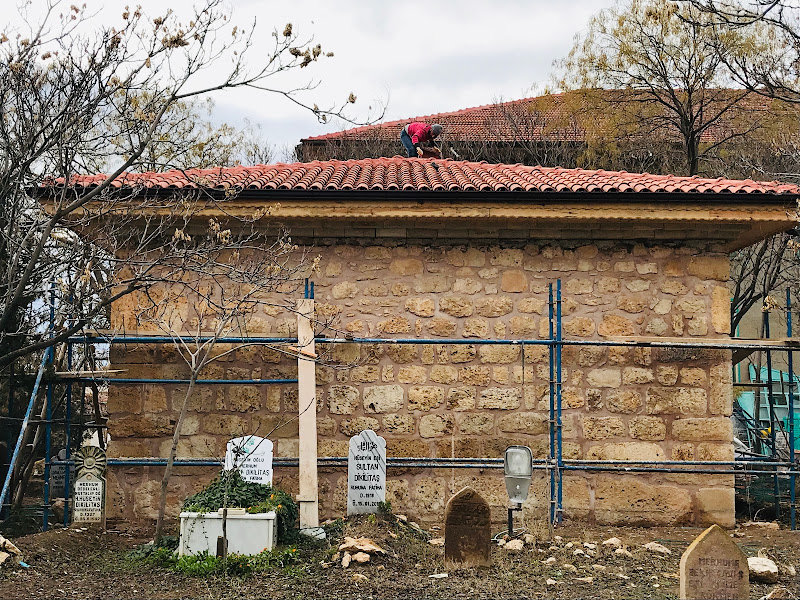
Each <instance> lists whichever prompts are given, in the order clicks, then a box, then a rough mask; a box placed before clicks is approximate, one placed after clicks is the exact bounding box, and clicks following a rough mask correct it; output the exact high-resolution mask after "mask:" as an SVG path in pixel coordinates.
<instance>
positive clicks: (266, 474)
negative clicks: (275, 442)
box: [225, 435, 272, 485]
mask: <svg viewBox="0 0 800 600" xmlns="http://www.w3.org/2000/svg"><path fill="white" fill-rule="evenodd" d="M233 468H237V469H239V473H241V475H242V479H244V480H245V481H254V482H256V483H263V484H266V485H272V442H271V441H270V440H268V439H266V438H262V437H258V436H257V435H246V436H244V437H239V438H234V439H232V440H229V441H228V445H227V448H226V451H225V469H226V470H231V469H233Z"/></svg>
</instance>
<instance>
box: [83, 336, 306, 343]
mask: <svg viewBox="0 0 800 600" xmlns="http://www.w3.org/2000/svg"><path fill="white" fill-rule="evenodd" d="M69 341H70V342H71V343H73V344H174V343H175V342H176V341H183V342H198V343H203V342H210V341H215V342H216V343H218V344H240V343H251V344H282V343H293V344H296V343H297V338H296V337H295V338H292V337H246V336H226V337H219V338H218V337H216V336H213V335H201V336H191V335H183V336H175V337H174V338H172V337H170V336H168V335H167V336H165V335H129V336H126V335H125V334H120V335H118V336H113V337H111V336H103V335H79V336H73V337H71V338H69Z"/></svg>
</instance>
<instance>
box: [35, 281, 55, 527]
mask: <svg viewBox="0 0 800 600" xmlns="http://www.w3.org/2000/svg"><path fill="white" fill-rule="evenodd" d="M55 323H56V285H55V283H54V282H53V283H51V284H50V338H52V337H53V336H54V335H55ZM48 351H49V352H50V364H53V362H55V353H56V350H55V348H54V347H53V346H50V347H49V348H48ZM45 402H46V407H45V410H46V414H47V416H46V417H45V418H46V419H47V421H46V423H45V426H44V435H45V446H44V510H43V511H42V531H47V526H48V523H49V521H50V458H51V457H50V450H51V448H50V445H51V440H52V434H53V424H52V420H53V382H52V381H49V382H48V383H47V396H46V400H45ZM34 450H36V448H35V447H34Z"/></svg>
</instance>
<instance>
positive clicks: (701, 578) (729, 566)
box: [680, 525, 750, 600]
mask: <svg viewBox="0 0 800 600" xmlns="http://www.w3.org/2000/svg"><path fill="white" fill-rule="evenodd" d="M680 597H681V600H747V598H749V597H750V581H749V569H748V566H747V557H746V556H745V555H744V553H743V552H742V551H741V550H740V549H739V547H738V546H737V545H736V542H734V541H733V540H732V539H731V538H730V536H729V535H728V534H727V533H726V532H725V530H724V529H722V528H721V527H720V526H719V525H712V526H711V527H709V528H708V529H706V530H705V531H704V532H703V533H701V534H700V535H699V536H698V537H697V538H696V539H695V540H694V541H693V542H692V543H691V544H690V545H689V547H688V548H687V549H686V551H685V552H684V553H683V556H681V564H680Z"/></svg>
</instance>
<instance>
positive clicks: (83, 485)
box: [72, 446, 106, 524]
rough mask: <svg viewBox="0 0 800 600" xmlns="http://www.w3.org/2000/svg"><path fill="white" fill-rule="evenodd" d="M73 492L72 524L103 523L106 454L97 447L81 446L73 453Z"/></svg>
mask: <svg viewBox="0 0 800 600" xmlns="http://www.w3.org/2000/svg"><path fill="white" fill-rule="evenodd" d="M75 471H76V474H77V476H78V478H77V479H76V480H75V490H74V492H73V497H72V522H73V523H103V524H104V523H105V505H106V480H105V478H104V475H105V472H106V453H105V452H104V451H103V450H102V449H101V448H98V447H97V446H83V447H81V448H79V449H78V450H77V451H76V452H75Z"/></svg>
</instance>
